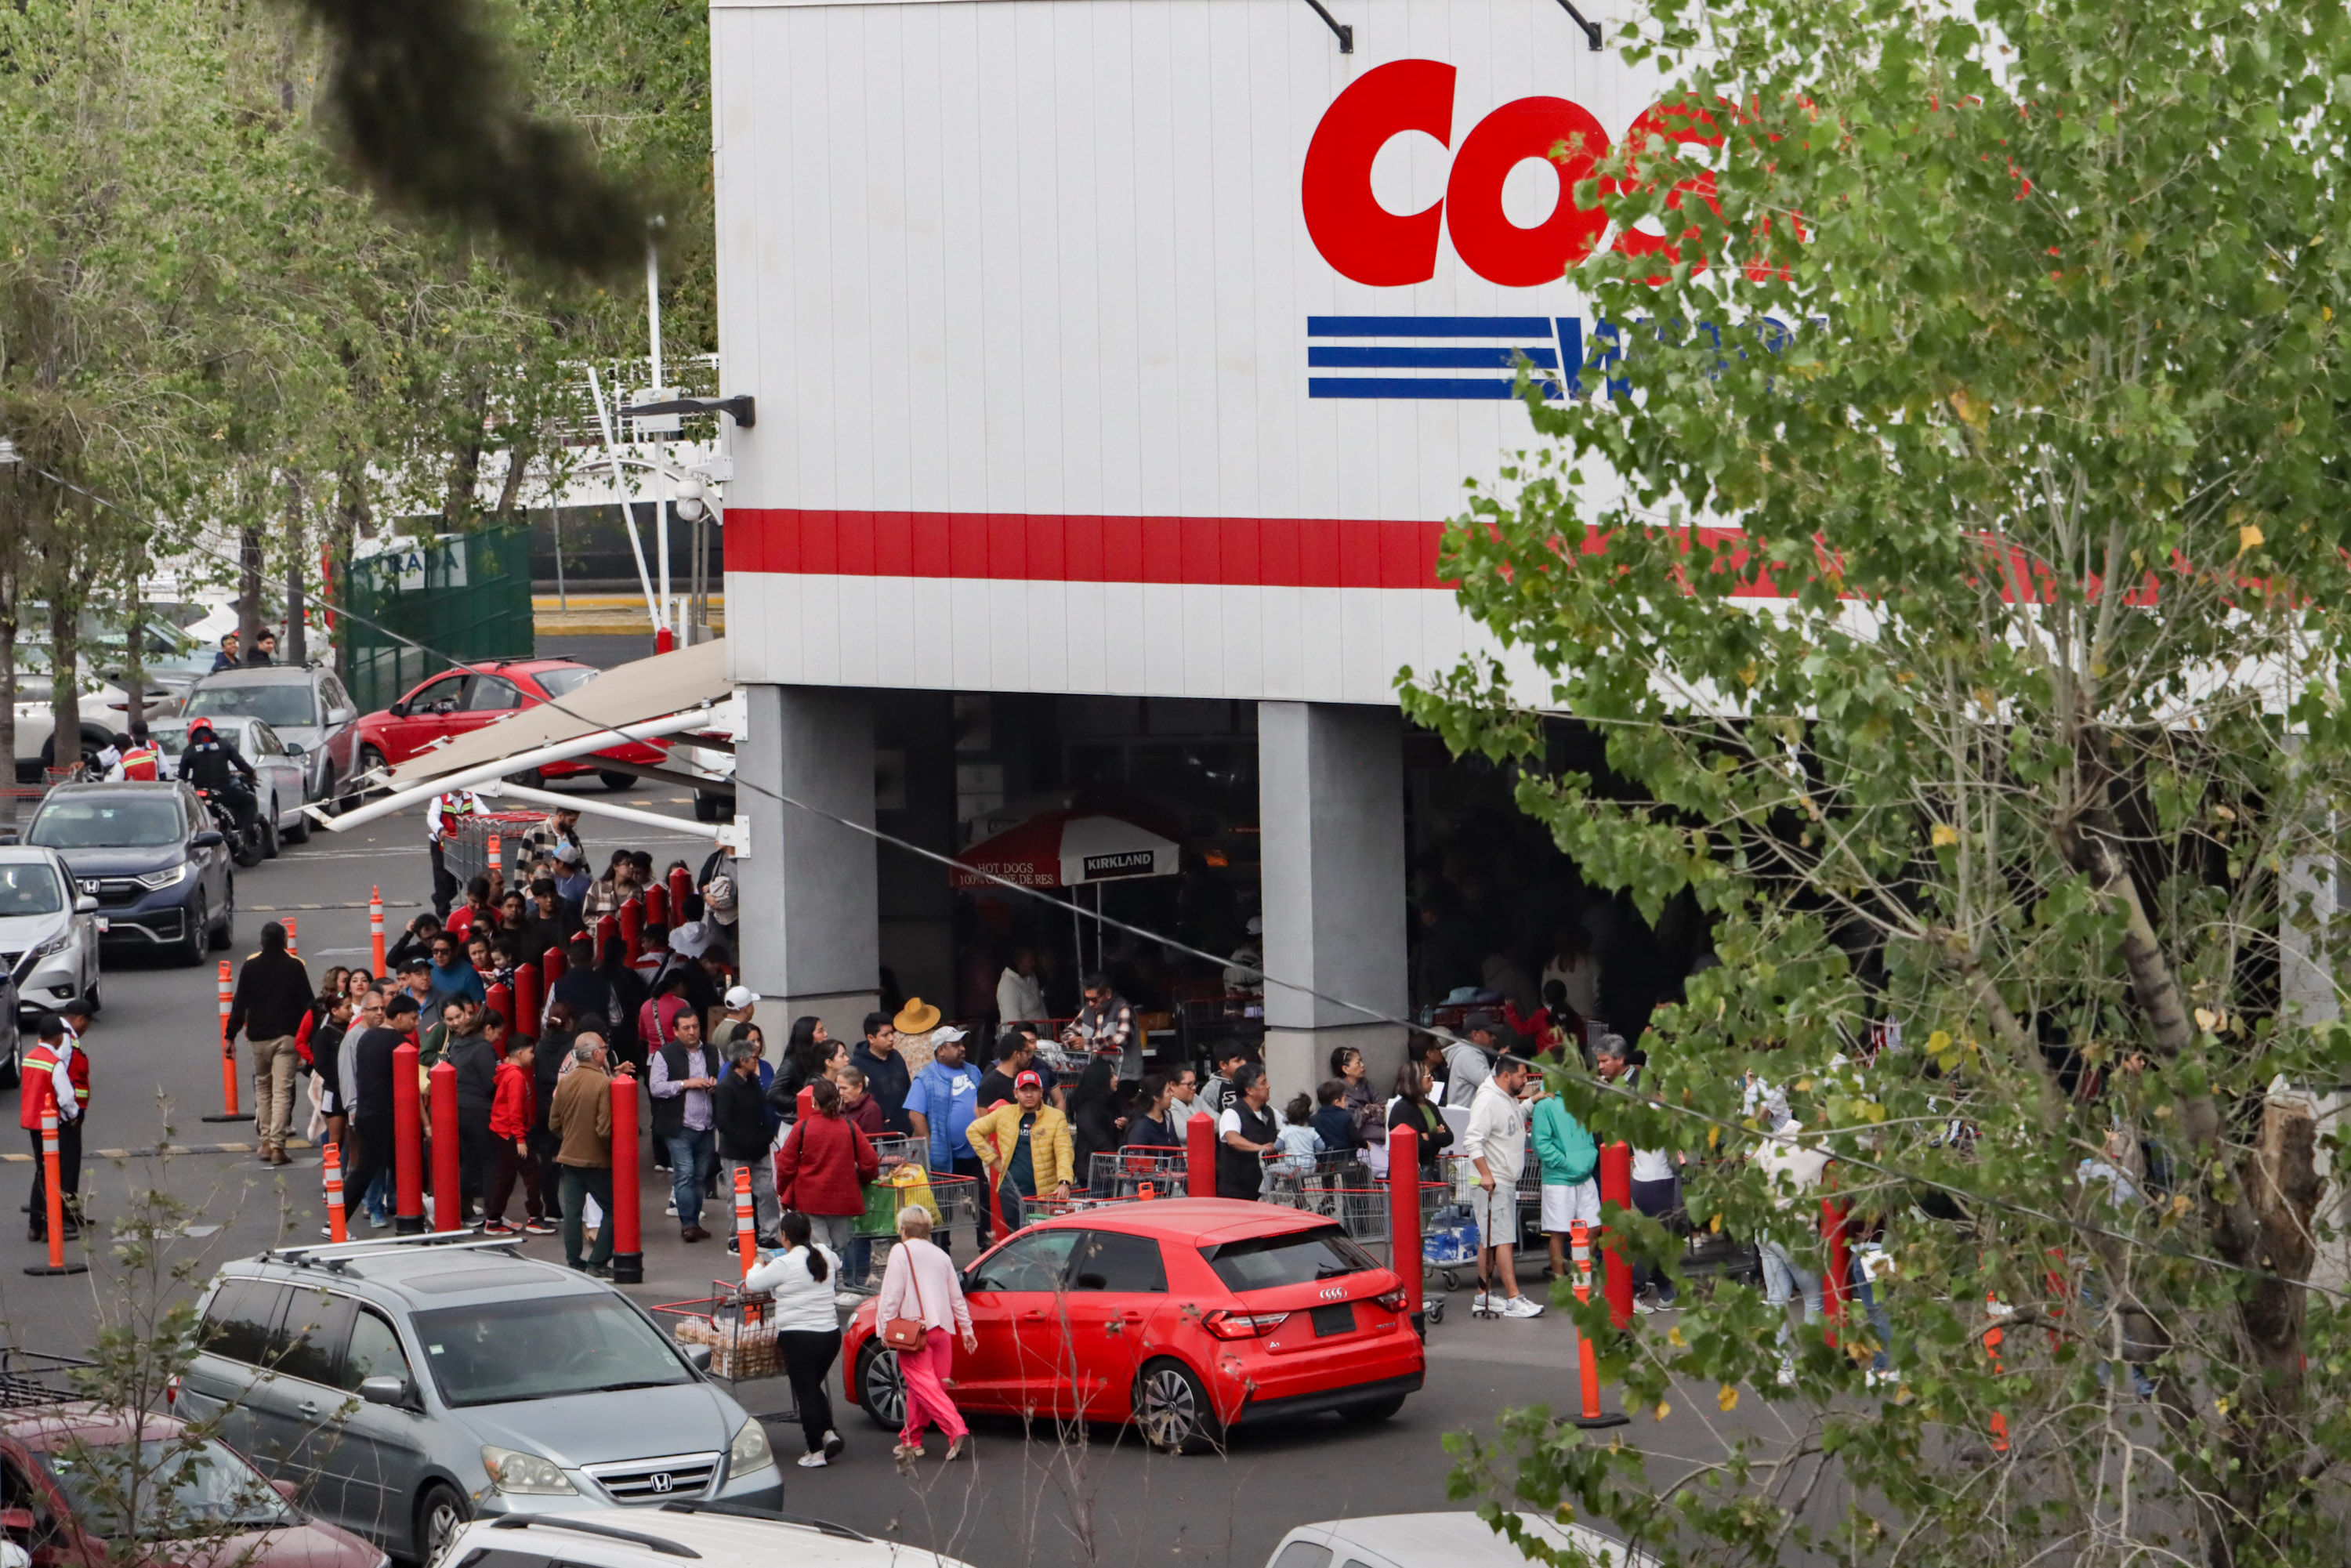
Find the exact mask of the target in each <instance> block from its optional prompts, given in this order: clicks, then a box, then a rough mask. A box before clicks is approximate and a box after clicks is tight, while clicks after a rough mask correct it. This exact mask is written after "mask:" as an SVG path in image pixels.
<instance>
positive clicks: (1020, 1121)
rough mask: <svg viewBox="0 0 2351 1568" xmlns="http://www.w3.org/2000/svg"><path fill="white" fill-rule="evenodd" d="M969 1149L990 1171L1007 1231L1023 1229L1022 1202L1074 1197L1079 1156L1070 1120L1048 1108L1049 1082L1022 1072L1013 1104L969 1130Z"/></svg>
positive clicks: (1001, 1107)
mask: <svg viewBox="0 0 2351 1568" xmlns="http://www.w3.org/2000/svg"><path fill="white" fill-rule="evenodd" d="M970 1136H971V1146H972V1148H973V1150H974V1151H975V1152H977V1154H978V1155H979V1163H980V1164H981V1165H983V1166H986V1167H987V1179H988V1184H989V1186H990V1188H991V1189H992V1190H993V1191H994V1192H995V1193H996V1195H997V1201H998V1204H999V1206H1000V1212H1001V1213H1002V1214H1003V1216H1004V1225H1005V1228H1006V1230H1008V1231H1011V1230H1017V1229H1019V1227H1020V1222H1021V1214H1020V1200H1021V1199H1022V1198H1027V1197H1037V1196H1038V1195H1039V1194H1040V1193H1050V1194H1051V1195H1052V1196H1053V1197H1069V1196H1070V1185H1071V1181H1072V1180H1074V1179H1075V1176H1076V1169H1077V1155H1076V1153H1075V1150H1074V1146H1073V1145H1072V1144H1071V1139H1070V1119H1069V1118H1068V1117H1067V1116H1064V1115H1062V1114H1061V1112H1060V1111H1058V1110H1056V1109H1055V1108H1054V1107H1052V1106H1050V1105H1048V1104H1046V1103H1045V1080H1044V1079H1043V1078H1042V1077H1040V1075H1039V1074H1038V1073H1037V1072H1036V1071H1034V1070H1026V1069H1024V1070H1023V1071H1021V1073H1020V1075H1019V1077H1017V1078H1015V1079H1014V1080H1013V1081H1012V1099H1011V1102H1010V1103H1008V1104H1003V1105H998V1107H996V1109H995V1110H993V1111H990V1112H988V1113H987V1114H986V1115H984V1116H979V1117H976V1118H974V1119H973V1121H972V1124H971V1134H970Z"/></svg>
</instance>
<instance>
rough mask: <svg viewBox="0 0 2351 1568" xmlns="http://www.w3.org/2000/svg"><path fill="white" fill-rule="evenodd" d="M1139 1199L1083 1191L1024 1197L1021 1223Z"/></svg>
mask: <svg viewBox="0 0 2351 1568" xmlns="http://www.w3.org/2000/svg"><path fill="white" fill-rule="evenodd" d="M1137 1201H1139V1199H1138V1198H1134V1197H1087V1196H1085V1195H1084V1194H1082V1193H1079V1194H1076V1195H1073V1196H1071V1197H1024V1198H1022V1199H1021V1200H1020V1223H1021V1224H1022V1225H1023V1226H1024V1227H1025V1226H1030V1225H1034V1224H1036V1223H1037V1222H1038V1221H1039V1220H1040V1219H1057V1218H1060V1217H1061V1216H1062V1215H1064V1214H1083V1213H1086V1212H1087V1211H1088V1210H1090V1209H1096V1208H1113V1207H1120V1206H1123V1205H1125V1204H1129V1203H1134V1202H1137Z"/></svg>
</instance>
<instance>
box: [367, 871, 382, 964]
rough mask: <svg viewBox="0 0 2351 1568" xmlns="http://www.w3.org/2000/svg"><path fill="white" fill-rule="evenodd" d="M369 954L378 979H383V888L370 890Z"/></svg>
mask: <svg viewBox="0 0 2351 1568" xmlns="http://www.w3.org/2000/svg"><path fill="white" fill-rule="evenodd" d="M368 953H369V956H370V957H371V959H372V961H373V962H374V965H375V969H374V974H375V977H376V978H378V979H381V978H382V977H383V971H384V957H383V889H382V888H381V887H371V888H369V889H368Z"/></svg>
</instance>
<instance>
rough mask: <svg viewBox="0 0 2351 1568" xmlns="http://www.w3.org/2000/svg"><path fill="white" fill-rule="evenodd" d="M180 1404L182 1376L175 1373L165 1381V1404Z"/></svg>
mask: <svg viewBox="0 0 2351 1568" xmlns="http://www.w3.org/2000/svg"><path fill="white" fill-rule="evenodd" d="M179 1402H180V1375H179V1374H178V1373H176V1372H175V1373H173V1374H172V1375H171V1376H169V1377H167V1378H165V1379H164V1380H163V1403H164V1404H166V1405H177V1404H178V1403H179Z"/></svg>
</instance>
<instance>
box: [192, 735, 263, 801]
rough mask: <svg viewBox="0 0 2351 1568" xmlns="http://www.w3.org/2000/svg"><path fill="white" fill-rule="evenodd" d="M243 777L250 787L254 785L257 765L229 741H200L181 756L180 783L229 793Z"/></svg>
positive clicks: (216, 739) (215, 739)
mask: <svg viewBox="0 0 2351 1568" xmlns="http://www.w3.org/2000/svg"><path fill="white" fill-rule="evenodd" d="M214 734H215V737H217V734H218V732H217V731H215V732H214ZM240 773H242V774H244V775H245V778H246V782H247V783H251V782H253V781H254V772H253V764H252V763H250V762H247V761H246V759H245V758H244V757H242V756H241V755H239V754H238V752H237V749H236V747H234V746H231V745H230V744H229V743H228V742H227V741H225V740H221V739H218V738H214V739H212V740H206V741H200V742H198V743H197V744H196V745H194V746H191V747H188V748H187V749H186V750H185V751H183V752H181V753H180V781H181V782H182V783H183V784H190V785H193V786H194V787H195V788H196V789H227V788H228V787H229V786H230V785H232V784H234V783H235V782H236V776H237V775H238V774H240Z"/></svg>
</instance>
